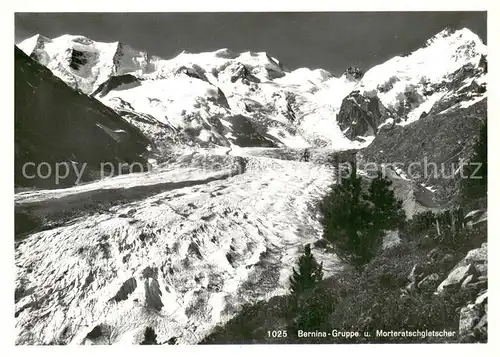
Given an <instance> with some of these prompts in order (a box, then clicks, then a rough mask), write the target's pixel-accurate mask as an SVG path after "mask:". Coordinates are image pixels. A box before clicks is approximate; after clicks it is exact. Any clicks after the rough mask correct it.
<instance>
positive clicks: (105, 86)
mask: <svg viewBox="0 0 500 357" xmlns="http://www.w3.org/2000/svg"><path fill="white" fill-rule="evenodd" d="M121 85H129V86H128V88H131V87H137V86H140V85H141V81H140V80H139V79H138V78H136V77H135V76H133V75H131V74H124V75H121V76H113V77H111V78H110V79H108V80H107V81H106V82H103V83H101V84H100V85H99V87H98V88H97V89H96V90H95V91H94V93H92V96H95V95H97V94H99V96H100V97H104V96H105V95H106V94H108V93H109V92H111V91H112V90H113V89H115V88H118V87H119V86H121Z"/></svg>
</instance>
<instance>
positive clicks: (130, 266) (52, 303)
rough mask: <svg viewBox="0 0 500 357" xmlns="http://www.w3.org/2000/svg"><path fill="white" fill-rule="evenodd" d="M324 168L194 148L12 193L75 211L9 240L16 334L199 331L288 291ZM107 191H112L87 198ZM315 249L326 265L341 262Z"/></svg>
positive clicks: (71, 338)
mask: <svg viewBox="0 0 500 357" xmlns="http://www.w3.org/2000/svg"><path fill="white" fill-rule="evenodd" d="M332 178H333V173H332V171H331V170H330V169H328V168H327V167H324V166H320V165H315V164H312V163H305V162H296V161H284V160H277V159H271V158H257V157H246V158H242V157H233V156H229V155H228V156H214V155H206V154H197V153H194V154H191V155H184V156H182V157H180V158H178V159H176V160H174V161H173V162H170V163H168V164H166V165H163V166H160V167H158V168H156V169H155V170H154V171H153V172H150V173H144V174H131V175H126V176H121V177H116V178H111V179H106V180H103V181H100V182H95V183H91V184H87V185H81V186H77V187H73V188H69V189H62V190H50V191H38V192H27V193H26V192H25V193H22V194H17V195H16V209H18V208H23V207H25V208H26V207H29V208H30V210H31V212H32V214H37V212H38V213H39V214H42V215H43V214H46V215H47V217H51V216H53V215H57V214H62V211H68V210H72V212H73V213H72V214H69V215H68V217H69V218H68V220H66V221H65V222H64V223H63V224H62V225H60V226H58V227H56V228H52V229H47V230H43V231H38V232H36V233H32V234H28V235H27V236H26V237H24V239H22V240H21V241H20V242H18V243H17V244H18V245H17V247H16V269H17V278H16V304H15V309H16V327H17V331H18V336H17V341H16V342H17V343H18V344H50V343H57V344H81V343H85V344H96V343H106V344H107V343H138V342H140V341H141V340H142V338H143V334H144V329H145V328H146V327H147V326H150V327H153V328H154V330H155V332H156V334H157V335H158V341H159V342H166V341H169V340H170V341H174V340H171V339H172V338H174V339H176V341H177V343H197V342H199V341H200V340H201V339H202V338H203V337H204V336H206V335H207V334H208V333H209V332H210V331H211V329H212V328H213V327H214V326H215V325H216V324H218V323H223V322H224V321H226V320H228V319H229V318H231V317H232V316H234V314H235V313H236V312H237V311H238V310H239V308H240V307H241V306H242V305H243V304H244V303H247V302H255V301H256V300H259V299H267V298H270V297H271V296H274V295H277V294H285V293H286V291H287V286H288V277H289V275H290V273H291V268H292V266H294V265H295V263H296V259H297V258H298V256H299V255H300V254H301V253H302V249H303V246H304V244H306V243H310V242H311V243H312V242H314V241H316V240H317V239H319V238H321V227H320V224H319V222H318V218H317V217H316V213H315V212H316V210H315V209H314V205H315V204H316V203H317V200H318V199H319V198H320V197H321V196H322V195H324V193H325V192H326V190H327V188H328V185H329V184H331V182H332ZM159 182H161V185H163V186H162V187H161V190H162V192H160V193H158V192H157V190H156V189H157V188H158V187H157V185H158V184H159ZM148 188H149V192H150V194H148ZM134 191H138V193H137V192H134ZM110 192H112V193H113V194H111V193H110ZM116 192H119V193H120V194H119V195H118V196H119V197H118V201H116V200H117V194H116ZM106 197H108V200H114V201H112V202H121V203H119V204H112V205H110V206H109V208H104V209H100V210H96V209H93V207H91V208H92V209H87V208H86V207H88V206H86V205H87V204H88V203H89V202H91V203H96V202H97V203H99V204H103V205H105V204H106ZM139 197H141V198H139ZM37 210H38V211H37ZM47 212H48V213H47ZM75 212H76V213H75ZM66 213H67V212H66ZM313 250H314V249H313ZM314 254H315V255H316V257H317V259H318V260H319V261H323V264H324V270H325V276H329V275H332V274H334V273H335V272H336V271H338V270H339V269H342V265H341V264H340V263H339V261H338V260H337V258H336V256H335V255H332V254H331V253H326V252H323V251H321V250H314ZM96 326H100V328H101V331H100V334H97V336H96V333H95V331H96V330H95V327H96ZM92 330H94V333H93V334H92V333H91V334H90V335H89V336H90V337H86V336H87V335H88V334H89V332H91V331H92Z"/></svg>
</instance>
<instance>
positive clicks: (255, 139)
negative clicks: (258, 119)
mask: <svg viewBox="0 0 500 357" xmlns="http://www.w3.org/2000/svg"><path fill="white" fill-rule="evenodd" d="M225 120H226V121H228V122H229V123H231V126H232V130H233V131H232V134H233V136H234V139H233V140H232V141H233V143H234V144H236V145H238V146H242V147H250V146H261V147H275V146H276V145H275V144H274V142H273V141H272V140H271V139H270V138H267V137H266V136H265V134H264V133H262V134H261V133H260V132H259V127H258V125H257V124H256V123H253V122H252V121H251V120H250V119H248V118H247V117H245V116H243V115H234V116H232V117H229V118H225Z"/></svg>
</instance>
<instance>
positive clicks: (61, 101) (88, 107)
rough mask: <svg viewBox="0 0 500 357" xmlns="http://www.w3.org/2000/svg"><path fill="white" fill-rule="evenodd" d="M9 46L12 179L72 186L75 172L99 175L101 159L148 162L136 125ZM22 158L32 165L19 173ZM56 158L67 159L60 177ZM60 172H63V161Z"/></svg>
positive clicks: (28, 183)
mask: <svg viewBox="0 0 500 357" xmlns="http://www.w3.org/2000/svg"><path fill="white" fill-rule="evenodd" d="M14 50H15V163H16V168H15V183H16V185H18V186H35V187H46V188H52V187H60V186H68V185H70V186H71V185H73V184H75V182H76V181H77V180H78V177H77V176H76V173H79V172H82V173H83V175H82V177H81V181H89V180H92V179H95V178H98V177H99V171H100V165H101V163H109V165H107V167H108V168H109V169H111V166H112V167H113V168H114V169H116V170H115V171H116V172H118V171H119V170H118V165H119V164H125V163H133V162H137V163H140V164H142V165H143V167H144V168H147V159H146V157H145V154H146V153H147V152H148V150H147V147H148V145H151V143H150V141H149V140H148V139H147V138H146V137H145V136H144V135H143V134H142V133H141V132H140V131H139V130H138V129H137V128H136V127H134V126H132V125H130V124H129V123H127V122H126V121H125V120H123V118H121V117H120V116H119V115H117V114H116V112H114V111H113V110H111V109H110V108H108V107H106V106H105V105H103V104H102V103H101V102H99V101H97V100H95V99H93V98H90V97H88V96H86V95H84V94H81V93H78V92H77V91H74V90H72V89H71V88H69V87H68V86H67V85H66V84H65V83H64V82H63V81H61V80H60V79H59V78H57V77H55V76H54V75H53V74H52V73H51V72H50V71H49V70H48V69H46V68H45V67H43V66H41V65H40V64H38V63H37V62H35V61H33V60H32V59H30V58H29V57H28V56H26V54H24V53H23V52H22V51H21V50H19V49H18V48H17V47H16V48H15V49H14ZM26 163H32V164H33V165H30V166H29V167H26V168H25V174H26V175H24V174H23V167H24V165H25V164H26ZM41 163H46V164H44V166H43V170H41V172H42V175H36V168H35V165H36V166H38V165H39V164H41ZM56 163H58V164H60V165H62V164H63V163H67V165H68V167H69V168H70V169H69V170H68V172H67V173H68V174H67V175H66V177H65V178H61V179H60V180H59V179H57V178H56V177H55V176H56ZM84 164H85V165H86V166H85V167H83V165H84ZM47 165H49V166H50V169H49V168H48V166H47ZM74 167H77V170H76V173H75V170H73V168H74ZM48 170H50V172H49V171H48ZM123 172H124V173H125V172H128V171H125V169H124V170H123ZM60 173H61V176H65V174H66V172H65V170H64V168H63V167H62V166H61V172H60ZM94 175H96V176H95V177H94ZM26 176H29V177H26Z"/></svg>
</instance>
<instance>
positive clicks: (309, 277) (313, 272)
mask: <svg viewBox="0 0 500 357" xmlns="http://www.w3.org/2000/svg"><path fill="white" fill-rule="evenodd" d="M321 279H323V263H321V264H318V262H317V261H316V259H315V258H314V256H313V255H312V253H311V246H310V244H307V245H306V246H305V247H304V254H303V255H302V256H301V257H300V258H299V262H298V271H297V270H295V268H293V274H292V276H291V277H290V291H291V292H292V294H300V293H302V292H303V291H305V290H308V289H311V288H313V287H314V286H315V285H316V284H317V283H318V282H320V281H321Z"/></svg>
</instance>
